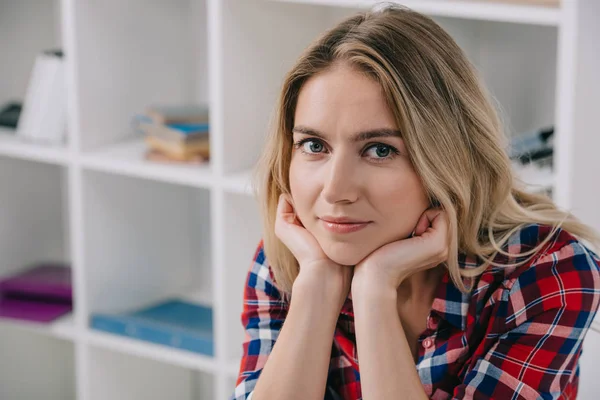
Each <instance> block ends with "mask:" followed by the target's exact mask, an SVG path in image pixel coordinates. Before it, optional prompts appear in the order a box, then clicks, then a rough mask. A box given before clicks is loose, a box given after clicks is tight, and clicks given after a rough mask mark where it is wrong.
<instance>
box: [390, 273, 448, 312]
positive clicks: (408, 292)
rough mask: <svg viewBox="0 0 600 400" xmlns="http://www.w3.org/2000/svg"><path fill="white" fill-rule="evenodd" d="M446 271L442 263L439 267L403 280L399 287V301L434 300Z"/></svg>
mask: <svg viewBox="0 0 600 400" xmlns="http://www.w3.org/2000/svg"><path fill="white" fill-rule="evenodd" d="M443 273H444V266H443V265H442V264H440V265H438V266H437V267H434V268H431V269H428V270H425V271H420V272H417V273H415V274H413V275H411V276H410V277H408V278H407V279H405V280H404V282H402V284H401V285H400V286H399V287H398V301H402V302H403V303H404V302H406V301H407V300H417V301H418V300H423V299H430V298H431V300H433V296H434V295H435V290H436V289H437V287H438V285H439V283H440V280H441V279H442V276H443Z"/></svg>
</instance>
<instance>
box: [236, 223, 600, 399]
mask: <svg viewBox="0 0 600 400" xmlns="http://www.w3.org/2000/svg"><path fill="white" fill-rule="evenodd" d="M549 232H550V228H548V227H546V226H540V225H529V226H527V227H525V228H523V229H521V230H519V231H517V232H516V233H515V234H513V235H512V236H511V238H510V240H509V242H508V243H507V244H506V245H505V247H504V250H506V251H508V253H509V254H518V253H519V252H522V251H526V250H528V249H530V248H532V247H534V246H535V245H536V244H537V243H539V241H540V238H544V237H546V236H547V234H548V233H549ZM547 246H548V247H545V249H544V250H542V251H540V252H539V253H538V254H537V255H536V257H535V258H534V259H533V260H532V261H531V262H529V263H528V264H526V265H524V266H522V267H518V268H514V267H503V268H496V267H490V268H488V269H487V270H486V271H485V272H484V273H483V274H482V275H481V276H480V277H479V278H478V279H477V281H476V286H475V288H474V289H473V291H472V292H471V293H469V294H463V293H461V292H460V291H459V290H458V289H457V288H456V287H455V286H454V284H453V283H452V281H451V280H450V279H449V275H448V273H447V272H446V275H445V276H444V277H443V279H442V281H441V282H440V284H439V286H438V288H437V292H436V295H435V298H434V301H433V304H432V309H431V312H430V314H429V316H428V318H427V328H426V330H425V331H424V332H423V333H422V334H421V335H420V337H419V359H418V363H417V365H416V369H417V371H418V374H419V377H420V379H421V383H422V384H423V389H424V391H425V393H426V394H427V396H429V397H430V398H431V399H450V398H452V399H465V398H468V399H471V398H475V399H489V398H498V399H557V398H560V399H574V398H575V397H576V395H577V386H578V382H579V367H578V361H579V357H580V356H581V353H582V341H583V339H584V337H585V335H586V333H587V330H588V328H589V326H590V324H591V323H592V320H593V318H594V316H595V314H596V311H597V309H598V304H599V301H600V273H599V264H600V260H599V259H598V256H597V255H596V254H594V253H593V252H591V251H590V250H589V249H587V248H586V247H584V246H583V244H582V243H581V242H579V241H577V240H576V239H575V238H574V237H573V236H571V235H570V234H569V233H567V232H566V231H564V230H559V231H558V232H557V233H556V234H555V235H554V237H553V238H552V239H551V241H550V243H549V244H548V245H547ZM518 260H519V259H517V258H515V257H510V256H503V255H499V256H498V257H497V258H496V261H499V262H502V263H503V264H509V263H514V262H515V261H518ZM459 264H460V266H461V268H473V267H475V266H477V265H478V264H477V262H476V261H475V260H474V259H471V258H468V257H465V256H459ZM287 310H288V304H286V303H285V302H283V301H282V297H281V295H280V292H279V291H278V289H277V287H276V286H275V282H274V280H273V274H272V271H271V269H270V267H269V265H268V263H267V261H266V260H265V256H264V253H263V247H262V241H261V243H260V244H259V246H258V249H257V251H256V254H255V257H254V262H253V263H252V266H251V268H250V271H249V273H248V277H247V281H246V287H245V295H244V310H243V313H242V315H241V320H242V324H243V325H244V327H245V330H246V331H245V332H246V338H245V340H244V343H243V350H244V356H243V358H242V360H241V366H240V374H239V376H238V379H237V383H236V384H237V387H236V388H235V392H234V393H233V395H232V396H231V398H230V399H232V400H241V399H251V398H252V391H253V390H254V387H255V385H256V382H257V380H258V378H259V376H260V373H261V371H262V368H263V367H264V365H265V363H266V362H267V358H268V357H269V353H270V352H271V349H272V348H273V346H274V345H275V342H276V340H277V337H278V335H279V332H280V330H281V328H282V325H283V322H284V320H285V316H286V313H287ZM360 398H361V387H360V373H359V366H358V360H357V349H356V337H355V333H354V316H353V312H352V299H351V296H349V297H348V299H347V300H346V302H345V304H344V305H343V307H342V309H341V312H340V315H339V319H338V322H337V325H336V328H335V334H334V338H333V345H332V350H331V359H330V367H329V373H328V377H327V387H326V393H325V399H326V400H328V399H330V400H335V399H352V400H354V399H360Z"/></svg>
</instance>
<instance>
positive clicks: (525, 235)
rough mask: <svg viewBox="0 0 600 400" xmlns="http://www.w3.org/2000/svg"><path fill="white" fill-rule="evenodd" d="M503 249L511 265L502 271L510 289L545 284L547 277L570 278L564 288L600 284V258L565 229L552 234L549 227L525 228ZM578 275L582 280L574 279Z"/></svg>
mask: <svg viewBox="0 0 600 400" xmlns="http://www.w3.org/2000/svg"><path fill="white" fill-rule="evenodd" d="M544 242H545V243H544ZM540 245H541V248H539V249H538V250H537V251H536V252H535V253H534V254H533V256H532V257H531V253H530V254H527V252H528V251H533V249H535V248H536V247H538V246H540ZM503 250H504V251H505V252H506V253H507V254H505V255H502V258H503V261H504V262H506V264H507V265H509V266H508V267H506V268H504V271H503V275H504V282H503V284H504V286H505V287H506V288H508V289H512V288H513V286H514V285H515V284H519V285H520V286H522V285H523V284H529V283H533V282H537V284H538V285H543V284H544V282H545V281H544V279H545V278H550V279H552V278H558V277H560V278H567V280H566V281H564V282H563V283H564V284H565V285H579V286H581V287H586V286H590V285H594V286H596V287H597V285H600V280H599V279H598V278H599V274H600V258H599V257H598V255H596V253H594V252H593V251H592V250H591V249H589V248H588V247H587V246H586V245H585V244H584V243H583V242H581V241H580V240H579V239H578V238H577V237H575V236H574V235H573V234H571V233H570V232H568V231H567V230H565V229H563V228H558V229H556V230H555V231H554V232H553V228H552V227H551V226H548V225H542V224H530V225H526V226H524V227H522V228H520V229H519V230H517V231H516V232H515V233H514V234H513V235H511V237H510V239H509V240H508V242H507V243H506V245H505V246H504V249H503ZM521 253H525V254H524V255H521ZM527 258H530V259H529V260H528V261H527V262H525V263H524V264H523V265H520V266H517V267H511V266H510V264H514V263H515V262H519V261H520V260H523V259H527ZM576 276H577V277H578V278H579V279H574V278H575V277H576Z"/></svg>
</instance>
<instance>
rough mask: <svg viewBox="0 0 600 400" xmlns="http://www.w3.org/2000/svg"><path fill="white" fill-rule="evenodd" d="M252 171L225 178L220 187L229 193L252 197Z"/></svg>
mask: <svg viewBox="0 0 600 400" xmlns="http://www.w3.org/2000/svg"><path fill="white" fill-rule="evenodd" d="M251 177H252V171H250V170H248V171H243V172H239V173H236V174H231V175H228V176H226V177H225V179H224V180H223V183H222V184H221V186H222V187H223V188H224V189H225V190H226V191H228V192H230V193H236V194H245V195H249V196H252V195H254V193H253V191H252V182H251Z"/></svg>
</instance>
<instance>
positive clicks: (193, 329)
mask: <svg viewBox="0 0 600 400" xmlns="http://www.w3.org/2000/svg"><path fill="white" fill-rule="evenodd" d="M91 327H92V328H93V329H97V330H100V331H105V332H109V333H113V334H117V335H122V336H128V337H132V338H136V339H139V340H143V341H147V342H152V343H157V344H162V345H165V346H170V347H175V348H179V349H183V350H188V351H192V352H195V353H201V354H204V355H207V356H213V355H214V340H213V323H212V309H211V308H210V307H205V306H201V305H197V304H192V303H188V302H185V301H181V300H178V299H168V300H165V301H162V302H160V303H157V304H153V305H151V306H149V307H146V308H143V309H140V310H136V311H134V312H130V313H121V314H107V313H97V314H94V315H92V318H91Z"/></svg>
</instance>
